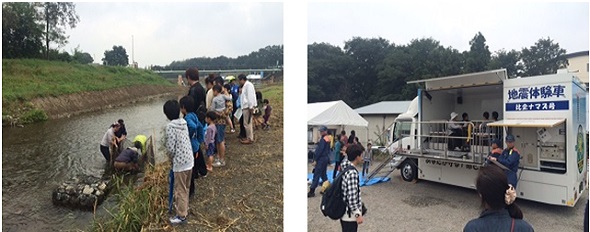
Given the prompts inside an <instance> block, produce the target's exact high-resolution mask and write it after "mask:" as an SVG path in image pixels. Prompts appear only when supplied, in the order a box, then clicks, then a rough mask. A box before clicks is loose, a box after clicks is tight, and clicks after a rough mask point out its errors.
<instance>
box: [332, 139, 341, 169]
mask: <svg viewBox="0 0 590 232" xmlns="http://www.w3.org/2000/svg"><path fill="white" fill-rule="evenodd" d="M332 154H334V172H333V173H332V179H336V173H337V172H338V169H339V168H340V161H342V158H343V155H342V142H340V135H336V143H335V144H334V149H333V150H332Z"/></svg>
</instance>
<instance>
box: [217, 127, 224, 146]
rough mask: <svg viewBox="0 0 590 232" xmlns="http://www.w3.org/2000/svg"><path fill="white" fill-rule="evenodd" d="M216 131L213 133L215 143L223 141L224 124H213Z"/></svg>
mask: <svg viewBox="0 0 590 232" xmlns="http://www.w3.org/2000/svg"><path fill="white" fill-rule="evenodd" d="M215 127H216V128H217V133H215V143H221V142H223V141H225V125H221V124H215Z"/></svg>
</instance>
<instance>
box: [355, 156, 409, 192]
mask: <svg viewBox="0 0 590 232" xmlns="http://www.w3.org/2000/svg"><path fill="white" fill-rule="evenodd" d="M405 159H406V157H405V156H399V155H397V153H396V154H393V155H391V156H390V157H389V158H387V160H385V161H383V162H382V163H381V164H380V165H379V166H378V167H377V168H376V169H375V170H373V171H372V172H371V173H369V176H367V177H365V182H364V184H367V182H369V180H371V178H373V177H375V176H376V175H377V174H378V173H379V172H380V171H381V170H382V169H383V168H385V167H387V166H389V170H388V171H387V174H386V175H385V176H384V177H387V176H389V175H391V173H392V172H393V171H395V169H396V168H397V166H399V165H400V164H401V163H402V162H403V161H404V160H405Z"/></svg>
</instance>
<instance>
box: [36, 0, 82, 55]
mask: <svg viewBox="0 0 590 232" xmlns="http://www.w3.org/2000/svg"><path fill="white" fill-rule="evenodd" d="M37 6H38V7H39V8H40V11H39V14H40V16H41V19H42V20H43V23H44V27H45V33H44V36H45V57H46V58H47V59H49V42H54V43H57V45H58V47H60V46H62V45H64V44H66V43H67V39H68V36H67V35H66V34H65V31H64V29H65V28H66V26H69V27H70V28H75V27H76V24H77V23H78V22H79V21H80V18H79V17H78V15H77V14H76V6H75V5H74V3H72V2H44V3H38V4H37Z"/></svg>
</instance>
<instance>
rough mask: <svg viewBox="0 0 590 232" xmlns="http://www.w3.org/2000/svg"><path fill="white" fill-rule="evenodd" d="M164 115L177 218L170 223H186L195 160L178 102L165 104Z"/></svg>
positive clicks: (170, 101) (172, 101) (173, 101)
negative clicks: (190, 182) (166, 121)
mask: <svg viewBox="0 0 590 232" xmlns="http://www.w3.org/2000/svg"><path fill="white" fill-rule="evenodd" d="M164 114H166V117H167V118H168V120H170V122H169V123H168V125H166V151H167V153H168V155H169V157H170V159H171V160H172V172H174V208H175V209H176V216H174V217H172V218H170V223H172V224H179V223H186V216H187V215H188V184H189V181H190V179H191V174H192V169H193V166H194V158H193V153H192V147H191V141H190V139H189V137H188V128H187V125H186V121H185V120H184V119H183V118H179V116H180V106H179V104H178V101H176V100H169V101H167V102H166V103H165V104H164Z"/></svg>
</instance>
